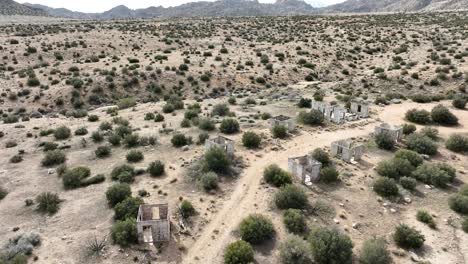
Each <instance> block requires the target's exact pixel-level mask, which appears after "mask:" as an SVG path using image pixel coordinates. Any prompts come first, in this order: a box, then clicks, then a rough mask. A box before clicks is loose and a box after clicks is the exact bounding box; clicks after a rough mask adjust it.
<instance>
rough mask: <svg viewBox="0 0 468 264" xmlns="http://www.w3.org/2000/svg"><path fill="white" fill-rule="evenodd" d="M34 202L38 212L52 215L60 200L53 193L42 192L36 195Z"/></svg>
mask: <svg viewBox="0 0 468 264" xmlns="http://www.w3.org/2000/svg"><path fill="white" fill-rule="evenodd" d="M36 202H37V204H38V205H37V210H38V211H39V212H41V213H47V214H51V215H52V214H55V213H57V211H58V210H59V207H60V203H61V202H62V200H60V198H59V196H58V195H57V194H55V193H50V192H43V193H41V194H39V195H38V196H37V197H36Z"/></svg>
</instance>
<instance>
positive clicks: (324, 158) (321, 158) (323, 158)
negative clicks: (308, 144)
mask: <svg viewBox="0 0 468 264" xmlns="http://www.w3.org/2000/svg"><path fill="white" fill-rule="evenodd" d="M312 157H313V158H314V159H315V160H317V161H318V162H320V163H322V166H327V165H328V164H330V162H331V161H330V156H329V155H328V153H327V152H325V151H324V150H323V149H321V148H317V149H314V151H313V152H312Z"/></svg>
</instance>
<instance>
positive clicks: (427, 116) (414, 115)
mask: <svg viewBox="0 0 468 264" xmlns="http://www.w3.org/2000/svg"><path fill="white" fill-rule="evenodd" d="M405 117H406V119H407V120H408V121H410V122H413V123H416V124H421V125H426V124H429V123H431V113H429V112H428V111H426V110H418V109H411V110H408V112H406V115H405Z"/></svg>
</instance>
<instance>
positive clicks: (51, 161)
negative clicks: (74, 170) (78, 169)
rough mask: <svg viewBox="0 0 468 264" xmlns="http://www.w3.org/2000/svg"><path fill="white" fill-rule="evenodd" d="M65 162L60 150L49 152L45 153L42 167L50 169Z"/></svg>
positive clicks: (63, 153) (63, 154)
mask: <svg viewBox="0 0 468 264" xmlns="http://www.w3.org/2000/svg"><path fill="white" fill-rule="evenodd" d="M66 160H67V158H66V157H65V152H63V151H62V150H58V149H56V150H50V151H47V152H46V154H45V157H44V158H43V159H42V166H45V167H51V166H54V165H60V164H62V163H64V162H65V161H66Z"/></svg>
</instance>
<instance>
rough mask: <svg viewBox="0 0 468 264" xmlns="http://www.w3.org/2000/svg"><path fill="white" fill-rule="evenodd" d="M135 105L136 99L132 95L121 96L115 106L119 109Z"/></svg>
mask: <svg viewBox="0 0 468 264" xmlns="http://www.w3.org/2000/svg"><path fill="white" fill-rule="evenodd" d="M135 105H136V100H135V98H133V97H127V98H122V99H120V100H119V101H118V102H117V107H118V108H119V109H120V110H122V109H127V108H130V107H134V106H135Z"/></svg>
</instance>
